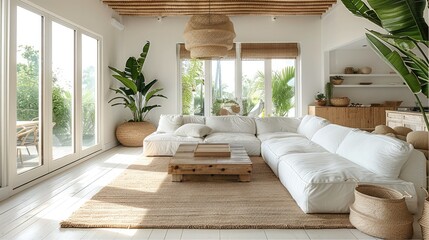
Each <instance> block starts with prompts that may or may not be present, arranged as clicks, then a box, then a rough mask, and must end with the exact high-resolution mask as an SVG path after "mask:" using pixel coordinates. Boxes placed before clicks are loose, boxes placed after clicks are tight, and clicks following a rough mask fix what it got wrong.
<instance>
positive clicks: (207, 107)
mask: <svg viewBox="0 0 429 240" xmlns="http://www.w3.org/2000/svg"><path fill="white" fill-rule="evenodd" d="M241 44H242V43H235V51H236V57H235V59H234V60H235V86H234V88H235V93H234V94H235V98H236V99H237V101H238V102H239V103H240V104H241V102H242V100H243V96H242V63H243V62H244V61H246V59H244V60H243V58H242V57H241ZM294 44H295V43H294ZM180 45H181V44H180V43H178V44H177V49H176V50H177V51H176V54H177V69H178V71H177V72H178V76H177V78H178V83H179V87H178V89H179V92H178V94H177V96H178V100H177V103H178V106H177V107H178V108H177V109H178V111H179V112H180V113H183V106H182V74H183V72H182V61H183V60H184V59H182V58H181V57H180V54H181V46H180ZM296 45H297V44H296ZM182 50H183V49H182ZM273 59H276V58H265V59H261V60H262V61H264V71H265V79H264V90H265V97H264V105H265V106H264V109H265V114H266V115H267V116H272V114H273V102H272V84H271V82H272V63H271V61H272V60H273ZM280 59H283V58H280ZM284 59H287V58H284ZM289 59H294V61H295V66H294V67H295V96H294V105H295V106H294V108H295V117H297V116H301V114H302V110H301V106H302V98H301V90H302V89H301V76H300V54H297V56H296V57H294V58H289ZM249 60H250V59H249ZM202 61H204V66H205V69H204V74H205V81H204V85H205V99H204V116H212V115H213V114H212V113H211V107H212V102H213V96H212V72H211V71H212V68H211V60H202Z"/></svg>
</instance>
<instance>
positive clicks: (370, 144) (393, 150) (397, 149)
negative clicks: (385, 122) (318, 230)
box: [337, 130, 413, 178]
mask: <svg viewBox="0 0 429 240" xmlns="http://www.w3.org/2000/svg"><path fill="white" fill-rule="evenodd" d="M412 149H413V147H412V146H411V145H410V144H408V143H406V142H404V141H401V140H399V139H396V138H392V137H388V136H384V135H378V134H371V133H368V132H365V131H361V130H353V131H351V132H350V133H349V134H347V136H346V137H345V138H344V141H343V142H342V143H341V144H340V146H339V147H338V150H337V154H339V155H340V156H342V157H345V158H347V159H348V160H350V161H352V162H354V163H356V164H359V165H361V166H362V167H365V168H366V169H368V170H370V171H372V172H374V173H377V174H380V175H382V176H386V177H391V178H397V177H398V176H399V173H400V171H401V168H402V165H404V163H405V162H406V161H407V159H408V157H409V156H410V153H411V150H412Z"/></svg>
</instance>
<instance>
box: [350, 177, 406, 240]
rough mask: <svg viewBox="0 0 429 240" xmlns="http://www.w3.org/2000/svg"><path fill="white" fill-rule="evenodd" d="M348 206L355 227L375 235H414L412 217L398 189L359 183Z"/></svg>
mask: <svg viewBox="0 0 429 240" xmlns="http://www.w3.org/2000/svg"><path fill="white" fill-rule="evenodd" d="M354 193H355V201H354V203H353V204H352V205H351V206H350V222H351V223H352V225H353V226H355V227H356V228H357V229H358V230H360V231H362V232H364V233H366V234H369V235H372V236H375V237H378V238H394V239H408V238H411V237H412V236H413V221H414V219H413V216H412V215H411V213H410V212H409V211H408V208H407V205H406V203H405V196H404V195H403V194H401V193H400V192H398V191H396V190H393V189H390V188H385V187H380V186H375V185H358V186H357V187H356V188H355V191H354Z"/></svg>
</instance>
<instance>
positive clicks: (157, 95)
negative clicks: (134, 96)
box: [145, 88, 167, 102]
mask: <svg viewBox="0 0 429 240" xmlns="http://www.w3.org/2000/svg"><path fill="white" fill-rule="evenodd" d="M162 90H164V89H163V88H157V89H154V90H152V91H150V92H148V93H147V94H146V99H145V100H146V102H148V101H149V100H150V99H152V98H153V97H164V98H167V97H165V96H164V95H160V94H156V93H158V92H160V91H162Z"/></svg>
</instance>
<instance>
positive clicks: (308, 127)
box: [297, 115, 330, 139]
mask: <svg viewBox="0 0 429 240" xmlns="http://www.w3.org/2000/svg"><path fill="white" fill-rule="evenodd" d="M328 124H330V122H329V121H328V120H326V119H324V118H321V117H317V116H313V115H306V116H305V117H304V118H303V119H302V120H301V123H300V124H299V126H298V129H297V132H298V133H299V134H302V135H304V136H306V137H307V138H308V139H311V138H312V137H313V135H314V134H315V133H316V132H317V131H319V129H321V128H323V127H324V126H326V125H328Z"/></svg>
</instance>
